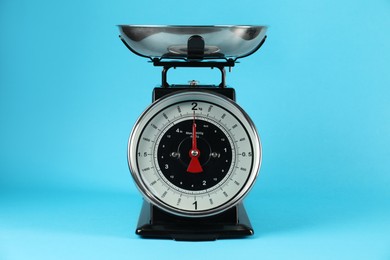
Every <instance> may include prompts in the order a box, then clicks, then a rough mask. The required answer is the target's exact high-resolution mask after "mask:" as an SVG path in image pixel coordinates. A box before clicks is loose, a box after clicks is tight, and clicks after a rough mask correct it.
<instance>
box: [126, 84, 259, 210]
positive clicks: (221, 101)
mask: <svg viewBox="0 0 390 260" xmlns="http://www.w3.org/2000/svg"><path fill="white" fill-rule="evenodd" d="M192 100H197V101H205V102H210V103H214V104H217V105H219V106H221V107H224V108H225V109H226V110H228V111H230V113H232V114H233V115H235V116H236V118H237V119H238V120H239V121H240V122H241V123H242V125H243V126H244V128H245V129H246V131H247V133H248V136H249V138H250V139H251V142H252V146H253V165H252V169H251V172H250V173H249V177H248V179H247V181H246V183H245V184H244V185H243V187H242V188H241V190H240V191H239V192H238V193H237V194H235V196H234V197H233V198H232V199H230V200H229V201H227V202H226V203H225V204H222V205H220V206H218V207H215V208H211V209H209V210H204V211H202V212H197V211H187V210H180V209H178V208H174V207H171V206H170V205H167V204H165V203H163V202H162V201H161V200H159V199H158V198H157V197H156V196H155V195H154V194H153V193H152V192H151V191H150V190H149V189H148V187H147V186H146V185H145V184H144V182H143V181H142V174H141V172H140V171H139V169H138V166H137V146H138V143H139V142H138V141H139V138H140V136H141V134H142V131H143V129H144V128H145V127H146V125H147V124H148V122H149V121H150V120H151V119H152V118H153V117H154V116H155V115H156V114H157V113H158V112H159V111H161V110H163V109H164V108H166V107H168V106H170V105H172V104H175V103H178V102H183V101H192ZM261 158H262V150H261V143H260V138H259V135H258V133H257V131H256V128H255V126H254V124H253V122H252V120H251V119H250V117H249V116H248V115H247V113H246V112H245V111H244V110H243V109H242V108H241V107H240V106H239V105H238V104H237V103H235V102H234V101H232V100H231V99H229V98H226V97H224V96H222V95H220V94H217V93H214V92H211V91H200V90H196V91H180V92H176V93H173V94H170V95H167V96H165V97H163V98H161V99H159V100H157V101H155V102H154V103H152V104H151V105H150V106H149V107H148V108H147V109H146V110H145V111H144V112H143V113H142V114H141V116H140V117H139V118H138V120H137V121H136V123H135V125H134V127H133V129H132V131H131V134H130V138H129V142H128V156H127V159H128V164H129V168H130V171H131V174H132V176H133V179H134V181H135V183H136V185H137V187H138V189H139V190H140V192H141V193H142V195H143V196H144V198H145V199H146V200H147V201H148V202H150V203H151V204H153V205H155V206H156V207H158V208H160V209H162V210H164V211H166V212H169V213H171V214H174V215H178V216H185V217H206V216H212V215H215V214H218V213H220V212H223V211H225V210H227V209H229V208H231V207H233V206H234V205H237V204H238V203H240V202H241V201H242V200H243V199H244V197H245V196H246V195H247V194H248V192H249V190H250V189H251V188H252V187H253V184H254V182H255V180H256V178H257V176H258V173H259V170H260V166H261Z"/></svg>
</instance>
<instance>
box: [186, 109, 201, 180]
mask: <svg viewBox="0 0 390 260" xmlns="http://www.w3.org/2000/svg"><path fill="white" fill-rule="evenodd" d="M199 156H200V151H199V150H198V147H197V144H196V123H195V111H194V121H193V123H192V148H191V150H190V158H191V161H190V164H189V165H188V168H187V172H190V173H200V172H203V169H202V165H200V162H199V159H198V158H199Z"/></svg>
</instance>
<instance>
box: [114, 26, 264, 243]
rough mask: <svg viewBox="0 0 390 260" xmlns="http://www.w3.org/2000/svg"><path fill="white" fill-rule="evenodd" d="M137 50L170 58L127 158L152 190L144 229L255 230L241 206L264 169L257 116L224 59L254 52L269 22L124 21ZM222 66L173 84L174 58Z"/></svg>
mask: <svg viewBox="0 0 390 260" xmlns="http://www.w3.org/2000/svg"><path fill="white" fill-rule="evenodd" d="M119 28H120V39H121V40H122V42H123V43H124V44H125V45H126V47H127V48H128V49H129V50H130V51H132V52H133V53H135V54H137V55H139V56H141V57H145V58H147V59H149V61H150V62H151V63H152V64H153V65H154V66H159V67H162V83H161V86H160V87H156V88H154V89H153V95H152V96H153V102H152V104H151V105H150V106H149V107H148V108H146V110H145V111H144V112H143V113H142V115H141V116H140V117H139V118H138V120H137V122H136V124H135V126H134V128H133V130H132V132H131V135H130V138H129V143H128V163H129V168H130V171H131V174H132V176H133V178H134V180H135V183H136V185H137V187H138V188H139V190H140V192H141V193H142V195H143V197H144V203H143V206H142V210H141V214H140V217H139V221H138V226H137V228H136V234H138V235H140V236H142V237H145V238H169V239H175V240H216V239H221V238H238V237H245V236H249V235H252V234H253V229H252V226H251V224H250V221H249V218H248V216H247V214H246V211H245V209H244V206H243V198H244V197H245V195H246V194H247V193H248V192H249V190H250V189H251V187H252V186H253V184H254V181H255V179H256V177H257V175H258V171H259V169H260V163H261V157H262V152H261V144H260V139H259V136H258V134H257V131H256V129H255V126H254V124H253V122H252V121H251V119H250V118H249V116H248V115H247V114H246V112H245V111H244V110H243V109H242V108H241V107H240V106H239V105H238V104H237V103H236V102H235V90H234V88H231V87H227V86H226V83H225V68H229V69H230V68H231V67H234V66H235V64H236V62H237V60H238V59H240V58H244V57H246V56H249V55H251V54H253V53H254V52H256V51H257V50H258V49H259V48H260V47H261V45H262V44H263V43H264V41H265V39H266V35H265V33H266V29H267V28H266V27H265V26H144V25H120V26H119ZM182 67H194V68H195V67H204V68H217V69H219V70H220V71H221V83H220V84H219V85H200V84H198V83H197V82H196V81H194V80H193V81H190V82H189V84H187V85H174V84H169V83H168V81H167V72H168V70H169V69H171V68H182Z"/></svg>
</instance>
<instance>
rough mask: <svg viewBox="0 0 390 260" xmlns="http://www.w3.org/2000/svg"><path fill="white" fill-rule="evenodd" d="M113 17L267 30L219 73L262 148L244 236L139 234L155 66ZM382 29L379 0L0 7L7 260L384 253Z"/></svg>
mask: <svg viewBox="0 0 390 260" xmlns="http://www.w3.org/2000/svg"><path fill="white" fill-rule="evenodd" d="M117 24H187V25H190V24H200V25H209V24H260V25H268V26H269V30H268V39H267V41H266V43H265V44H264V46H263V47H262V48H261V50H260V51H259V52H258V53H256V54H254V55H253V56H250V57H248V58H246V59H243V60H242V61H241V63H240V64H238V65H237V66H236V67H235V68H234V69H233V71H232V73H228V75H227V82H228V85H230V86H232V87H235V89H236V92H237V102H238V103H239V104H240V105H241V106H242V107H243V108H244V109H245V110H246V111H247V112H248V114H249V115H250V116H251V117H252V119H253V121H254V122H255V124H256V126H257V128H258V130H259V133H260V136H261V138H262V144H263V156H264V157H263V163H262V169H261V171H260V177H259V179H258V181H257V183H256V185H255V187H254V188H253V190H252V191H251V193H250V194H249V196H248V197H247V198H246V200H245V203H246V208H247V211H248V212H249V215H250V218H251V221H252V224H253V226H254V229H255V232H256V233H255V235H254V236H253V237H251V238H248V239H244V240H226V241H217V242H205V243H177V242H173V241H161V240H142V239H139V238H138V237H136V235H135V234H134V233H133V230H134V229H135V224H136V222H137V218H138V213H139V209H140V206H141V201H142V199H141V195H140V193H139V192H138V191H137V189H136V187H135V185H134V183H133V181H132V179H131V176H130V174H129V171H128V168H127V161H126V146H127V138H128V136H129V133H130V130H131V128H132V126H133V124H134V123H135V121H136V119H137V117H138V116H139V115H140V114H141V113H142V111H143V109H144V108H146V106H148V105H149V104H150V102H151V91H152V88H153V87H155V86H156V85H157V84H159V82H160V75H161V74H160V73H161V72H160V69H159V68H155V67H152V66H151V64H148V63H147V62H146V60H144V59H141V58H140V57H136V56H134V55H132V54H131V53H129V51H128V50H127V49H126V48H125V47H124V46H123V44H122V43H121V42H120V40H119V39H118V29H117V27H116V26H115V25H117ZM389 28H390V2H389V1H388V0H375V1H363V0H358V1H352V0H345V1H336V0H329V1H319V0H314V1H309V0H300V1H282V0H277V1H270V0H267V1H253V0H252V1H249V0H241V1H238V2H237V1H219V0H218V1H204V0H199V1H196V2H189V1H176V0H166V1H151V0H145V1H91V0H85V1H77V2H76V1H47V0H37V1H26V0H18V1H9V0H2V1H1V2H0V32H1V33H0V259H108V258H110V259H125V258H126V259H128V258H132V259H133V258H134V259H135V258H136V257H142V259H146V258H151V259H157V257H158V258H159V259H165V258H167V259H168V258H169V259H172V258H173V259H175V258H179V257H180V258H182V257H183V256H186V258H187V259H199V258H200V257H202V258H218V259H219V258H220V259H222V258H226V257H228V256H229V257H230V258H233V257H245V256H251V257H253V256H256V257H257V258H258V259H390V189H389V187H390V163H389V158H390V102H389V100H390V88H389V87H390V48H389V46H390V34H389V33H388V30H389ZM216 73H217V71H205V70H197V69H195V70H187V69H184V70H175V71H173V72H170V79H171V80H170V81H171V82H178V83H180V82H181V83H186V82H187V81H188V80H192V79H198V80H199V81H200V82H201V83H205V84H206V83H209V82H212V83H216V79H218V78H219V75H218V74H216Z"/></svg>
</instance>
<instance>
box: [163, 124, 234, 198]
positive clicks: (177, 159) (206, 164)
mask: <svg viewBox="0 0 390 260" xmlns="http://www.w3.org/2000/svg"><path fill="white" fill-rule="evenodd" d="M194 126H195V127H196V134H195V137H196V140H194V139H193V138H194V135H193V132H195V131H193V128H194ZM194 141H195V142H196V148H197V152H198V154H197V158H198V161H199V164H198V165H194V162H193V160H194V159H193V158H194V155H193V154H191V151H192V148H193V143H194ZM157 161H158V164H159V167H160V169H161V172H162V173H163V174H164V176H165V178H166V179H167V180H168V181H169V182H171V183H172V184H173V185H174V187H179V188H182V189H185V190H192V191H198V190H205V189H209V188H212V187H213V186H215V185H216V184H218V183H219V182H220V181H221V180H223V179H224V177H225V176H226V174H227V173H228V172H229V169H230V167H231V164H232V146H231V144H230V142H229V139H228V137H227V136H226V134H225V133H224V132H223V131H222V130H221V128H220V127H217V126H215V125H214V123H211V122H208V121H205V120H201V119H195V120H194V119H189V120H184V121H181V122H179V123H177V124H175V125H174V126H172V127H171V128H169V129H168V130H167V131H166V132H165V133H164V134H163V136H162V138H161V140H160V142H159V144H158V150H157ZM196 166H198V167H199V166H200V168H201V171H199V172H196V169H195V170H194V167H196Z"/></svg>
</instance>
